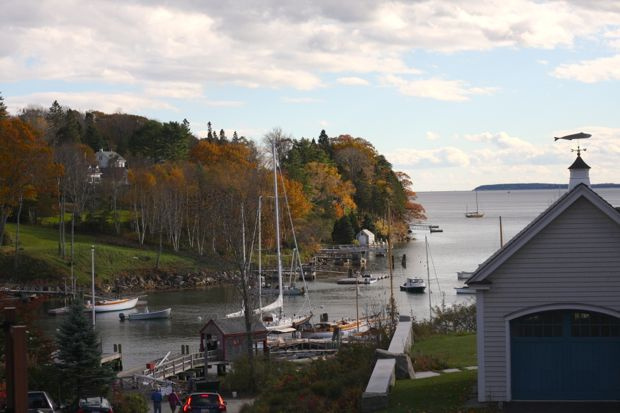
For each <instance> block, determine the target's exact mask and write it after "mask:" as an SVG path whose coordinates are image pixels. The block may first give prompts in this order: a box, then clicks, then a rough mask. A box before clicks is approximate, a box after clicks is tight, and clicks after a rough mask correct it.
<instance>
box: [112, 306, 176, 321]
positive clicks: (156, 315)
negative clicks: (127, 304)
mask: <svg viewBox="0 0 620 413" xmlns="http://www.w3.org/2000/svg"><path fill="white" fill-rule="evenodd" d="M171 314H172V308H166V309H164V310H158V311H149V309H148V308H147V309H146V310H145V311H144V312H143V313H131V314H127V315H125V314H124V313H120V314H119V315H118V318H120V319H121V321H125V319H127V320H130V321H132V320H156V319H164V318H170V315H171Z"/></svg>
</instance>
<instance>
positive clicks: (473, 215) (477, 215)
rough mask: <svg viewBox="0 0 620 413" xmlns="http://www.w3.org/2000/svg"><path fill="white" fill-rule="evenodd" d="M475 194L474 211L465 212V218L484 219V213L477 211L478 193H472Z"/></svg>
mask: <svg viewBox="0 0 620 413" xmlns="http://www.w3.org/2000/svg"><path fill="white" fill-rule="evenodd" d="M474 192H475V193H476V210H475V211H467V210H466V211H465V218H482V217H484V212H482V211H480V210H479V209H478V191H474Z"/></svg>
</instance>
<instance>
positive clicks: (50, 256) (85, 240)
mask: <svg viewBox="0 0 620 413" xmlns="http://www.w3.org/2000/svg"><path fill="white" fill-rule="evenodd" d="M6 229H7V233H8V234H9V235H10V237H11V239H13V240H14V239H15V225H14V224H7V228H6ZM106 240H108V241H110V240H111V241H113V240H112V239H109V238H108V239H106V238H105V237H98V236H96V235H76V236H75V253H74V256H75V266H74V269H75V274H76V275H77V277H78V280H82V281H83V282H89V280H90V274H91V245H94V246H95V274H96V276H97V278H98V279H101V280H105V279H110V278H111V277H112V276H113V275H114V274H118V273H120V272H131V271H135V270H144V269H151V268H153V267H154V266H155V262H156V260H157V251H156V250H154V249H153V250H152V249H148V248H132V247H126V246H119V245H113V244H111V243H109V242H106ZM67 241H68V242H67V244H66V249H67V255H68V256H67V258H66V259H62V258H61V257H60V256H59V255H58V230H57V229H54V228H50V227H43V226H33V225H21V226H20V248H21V249H20V252H19V254H20V255H21V259H22V261H24V260H28V258H32V259H35V260H42V261H44V262H46V263H47V265H49V266H50V267H51V268H52V269H53V271H54V273H55V274H58V277H59V278H62V277H65V276H68V275H69V274H70V262H69V255H70V248H71V244H70V234H67ZM13 250H14V248H13V247H12V246H4V247H2V251H4V252H6V253H10V252H11V253H12V251H13ZM160 267H161V268H164V269H165V268H174V269H175V270H180V271H182V270H194V269H197V268H198V267H206V265H205V264H204V263H202V264H201V263H199V262H198V260H196V259H193V258H191V257H187V256H183V255H179V254H173V253H169V252H164V253H162V256H161V261H160Z"/></svg>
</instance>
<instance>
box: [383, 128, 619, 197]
mask: <svg viewBox="0 0 620 413" xmlns="http://www.w3.org/2000/svg"><path fill="white" fill-rule="evenodd" d="M577 129H578V130H584V131H587V132H588V133H591V134H592V138H590V139H586V140H582V141H580V142H563V141H558V142H554V141H553V139H552V138H551V137H552V136H554V135H558V136H559V135H562V134H568V133H572V132H574V131H567V130H557V131H551V132H550V133H549V134H548V135H549V140H548V141H547V142H546V143H542V144H538V145H534V144H531V143H529V142H527V141H525V140H524V139H522V138H519V137H516V136H511V135H510V134H509V133H507V132H503V131H502V132H482V133H479V134H470V135H463V139H464V140H466V141H468V142H471V143H472V144H474V145H475V146H474V147H471V148H468V149H467V150H465V149H460V148H456V147H453V146H446V147H437V148H432V149H424V150H413V149H409V148H399V149H397V150H394V151H391V152H389V153H386V158H387V159H388V160H389V161H390V162H391V163H392V164H393V165H394V167H395V169H396V170H402V171H404V172H406V173H408V174H409V176H411V177H412V179H413V181H414V184H415V183H416V182H417V183H418V184H419V185H422V186H421V187H417V188H415V189H416V190H453V189H459V188H473V187H475V186H476V185H480V184H481V183H488V184H493V183H515V182H517V183H519V182H520V183H523V182H546V183H563V182H568V171H567V168H568V166H570V165H571V164H572V162H573V161H574V160H575V154H574V153H573V152H571V148H576V146H577V144H578V143H579V144H580V146H581V147H582V148H584V147H585V148H587V149H586V151H585V152H583V153H582V158H583V159H584V160H585V161H586V163H587V164H588V165H590V167H591V168H592V169H591V170H590V180H591V182H593V183H604V182H618V174H617V167H616V164H617V160H618V159H619V158H620V141H619V140H618V139H617V136H618V135H619V134H620V128H609V127H604V126H592V125H583V126H582V127H579V128H577ZM577 129H576V130H577Z"/></svg>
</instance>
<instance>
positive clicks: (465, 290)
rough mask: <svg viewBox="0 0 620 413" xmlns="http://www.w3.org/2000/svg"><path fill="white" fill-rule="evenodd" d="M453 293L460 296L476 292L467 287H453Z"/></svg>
mask: <svg viewBox="0 0 620 413" xmlns="http://www.w3.org/2000/svg"><path fill="white" fill-rule="evenodd" d="M454 291H456V293H457V294H459V295H461V294H476V290H474V289H472V288H469V287H454Z"/></svg>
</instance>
